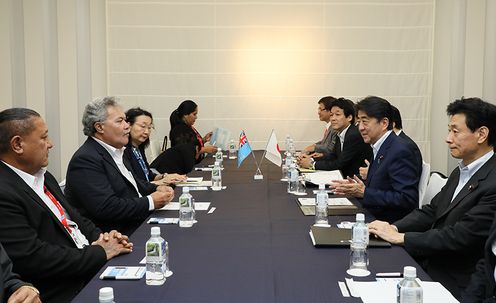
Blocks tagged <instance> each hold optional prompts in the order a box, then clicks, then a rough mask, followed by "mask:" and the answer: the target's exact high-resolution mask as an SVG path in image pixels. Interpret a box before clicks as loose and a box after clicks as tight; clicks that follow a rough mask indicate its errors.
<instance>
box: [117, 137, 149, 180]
mask: <svg viewBox="0 0 496 303" xmlns="http://www.w3.org/2000/svg"><path fill="white" fill-rule="evenodd" d="M129 140H130V142H129V144H128V145H126V149H125V150H124V157H125V158H127V161H128V163H129V165H130V168H131V172H132V173H133V175H134V176H135V177H136V178H138V179H140V180H142V182H148V181H147V179H146V176H145V172H144V171H143V169H142V168H141V165H140V164H139V161H138V158H136V156H135V155H134V153H133V145H132V144H131V139H129ZM139 150H140V153H141V156H142V157H143V161H144V162H145V165H146V167H147V168H148V180H150V181H153V180H155V176H156V174H154V173H153V172H152V171H151V170H150V165H149V164H148V160H147V159H146V154H145V150H144V149H142V148H139Z"/></svg>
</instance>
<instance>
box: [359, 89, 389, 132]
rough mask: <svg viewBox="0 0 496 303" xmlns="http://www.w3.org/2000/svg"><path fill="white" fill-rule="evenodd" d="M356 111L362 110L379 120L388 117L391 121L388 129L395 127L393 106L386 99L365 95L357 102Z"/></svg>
mask: <svg viewBox="0 0 496 303" xmlns="http://www.w3.org/2000/svg"><path fill="white" fill-rule="evenodd" d="M356 111H357V113H358V111H362V112H364V113H365V114H366V115H367V116H369V117H370V118H375V119H377V120H378V121H381V120H382V119H384V118H387V119H388V122H389V124H388V127H387V129H388V130H391V129H393V123H392V120H393V119H392V108H391V104H390V103H389V102H388V101H387V100H386V99H383V98H381V97H376V96H368V97H365V98H364V99H363V100H361V101H359V102H358V103H357V106H356Z"/></svg>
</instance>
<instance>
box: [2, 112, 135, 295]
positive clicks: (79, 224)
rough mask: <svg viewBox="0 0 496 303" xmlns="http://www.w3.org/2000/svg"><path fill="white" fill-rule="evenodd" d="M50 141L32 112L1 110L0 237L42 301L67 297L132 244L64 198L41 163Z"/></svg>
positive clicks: (43, 162)
mask: <svg viewBox="0 0 496 303" xmlns="http://www.w3.org/2000/svg"><path fill="white" fill-rule="evenodd" d="M52 146H53V145H52V142H51V141H50V139H49V138H48V129H47V126H46V124H45V122H44V121H43V119H42V118H41V117H40V116H39V114H38V113H36V112H35V111H32V110H29V109H24V108H13V109H7V110H4V111H2V112H0V160H1V161H0V188H1V189H2V190H1V191H0V218H2V219H1V220H0V242H1V243H2V244H3V246H4V248H5V250H6V252H7V254H8V255H9V257H10V258H11V259H12V262H13V264H14V267H13V269H14V272H16V273H18V274H20V275H21V276H22V278H23V279H25V281H28V282H30V283H32V284H33V285H35V286H36V287H37V288H38V289H39V290H40V293H41V299H42V301H43V302H70V300H71V299H72V298H73V297H74V296H75V295H76V294H77V292H78V291H79V290H80V289H81V288H82V287H83V286H84V285H85V283H86V282H87V281H88V280H89V279H90V278H91V277H93V276H94V275H95V274H96V273H97V271H98V270H99V269H100V268H101V267H102V266H103V265H104V264H105V262H106V261H107V260H108V259H110V258H112V257H114V256H117V255H119V254H121V253H127V252H130V251H131V250H132V245H131V244H130V243H128V242H127V237H126V236H122V235H121V234H120V233H118V232H116V231H111V232H110V233H105V234H102V233H101V232H100V230H99V229H98V228H96V227H95V225H93V223H91V221H89V220H88V219H86V218H84V217H82V216H81V215H80V214H79V213H78V212H77V211H76V210H74V209H73V208H72V207H71V206H70V204H69V203H67V202H66V200H65V197H64V195H63V194H62V192H61V190H60V188H59V186H58V184H57V181H56V180H55V178H54V177H53V176H52V175H51V174H50V173H49V172H47V171H46V169H45V168H44V167H46V166H47V165H48V150H49V149H50V148H52Z"/></svg>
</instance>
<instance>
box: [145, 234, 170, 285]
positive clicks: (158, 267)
mask: <svg viewBox="0 0 496 303" xmlns="http://www.w3.org/2000/svg"><path fill="white" fill-rule="evenodd" d="M145 247H146V251H145V253H146V284H147V285H162V284H164V282H165V273H166V272H167V255H168V253H169V252H168V251H169V248H168V244H167V242H166V241H165V240H164V238H162V237H161V236H160V227H158V226H154V227H152V229H151V237H150V239H149V240H148V241H146V246H145Z"/></svg>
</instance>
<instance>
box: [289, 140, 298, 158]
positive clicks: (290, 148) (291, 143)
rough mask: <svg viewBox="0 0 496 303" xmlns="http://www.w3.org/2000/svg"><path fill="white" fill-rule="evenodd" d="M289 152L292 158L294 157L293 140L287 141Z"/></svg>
mask: <svg viewBox="0 0 496 303" xmlns="http://www.w3.org/2000/svg"><path fill="white" fill-rule="evenodd" d="M289 152H290V153H291V156H292V157H295V156H296V148H295V144H294V140H293V139H290V140H289Z"/></svg>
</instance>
